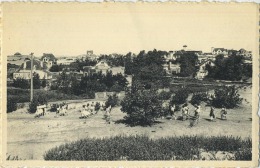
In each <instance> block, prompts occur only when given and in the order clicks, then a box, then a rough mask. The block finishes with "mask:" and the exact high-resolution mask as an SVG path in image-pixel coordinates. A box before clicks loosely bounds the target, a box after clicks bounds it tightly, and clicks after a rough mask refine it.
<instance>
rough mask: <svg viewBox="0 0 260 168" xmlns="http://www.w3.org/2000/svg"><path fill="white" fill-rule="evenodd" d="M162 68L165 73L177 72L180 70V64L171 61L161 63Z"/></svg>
mask: <svg viewBox="0 0 260 168" xmlns="http://www.w3.org/2000/svg"><path fill="white" fill-rule="evenodd" d="M163 69H164V70H165V72H166V73H167V74H179V73H180V72H181V67H180V64H172V63H171V62H168V63H165V64H163Z"/></svg>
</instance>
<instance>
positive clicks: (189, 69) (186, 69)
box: [180, 53, 198, 77]
mask: <svg viewBox="0 0 260 168" xmlns="http://www.w3.org/2000/svg"><path fill="white" fill-rule="evenodd" d="M197 61H198V56H197V55H195V54H194V53H183V54H182V55H181V56H180V64H181V65H180V68H181V73H180V75H181V76H184V77H190V76H194V74H195V73H196V63H197Z"/></svg>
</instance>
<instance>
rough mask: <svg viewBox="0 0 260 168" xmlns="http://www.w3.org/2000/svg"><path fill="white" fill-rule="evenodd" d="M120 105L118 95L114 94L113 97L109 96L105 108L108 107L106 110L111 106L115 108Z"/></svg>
mask: <svg viewBox="0 0 260 168" xmlns="http://www.w3.org/2000/svg"><path fill="white" fill-rule="evenodd" d="M118 104H119V99H118V97H117V95H116V94H113V95H112V96H108V99H107V101H106V103H105V106H106V108H107V107H109V106H111V107H115V106H117V105H118Z"/></svg>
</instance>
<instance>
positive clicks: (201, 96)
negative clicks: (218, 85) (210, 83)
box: [190, 92, 208, 105]
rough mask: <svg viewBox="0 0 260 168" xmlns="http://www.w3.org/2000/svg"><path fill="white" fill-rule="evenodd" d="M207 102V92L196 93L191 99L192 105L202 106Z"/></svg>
mask: <svg viewBox="0 0 260 168" xmlns="http://www.w3.org/2000/svg"><path fill="white" fill-rule="evenodd" d="M203 101H204V102H207V101H208V95H207V93H206V92H197V93H194V94H193V95H192V97H191V100H190V103H191V104H192V105H196V104H197V105H198V104H200V103H201V102H203Z"/></svg>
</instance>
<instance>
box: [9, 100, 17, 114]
mask: <svg viewBox="0 0 260 168" xmlns="http://www.w3.org/2000/svg"><path fill="white" fill-rule="evenodd" d="M15 110H17V102H16V101H15V100H14V99H12V98H8V99H7V113H10V112H13V111H15Z"/></svg>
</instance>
